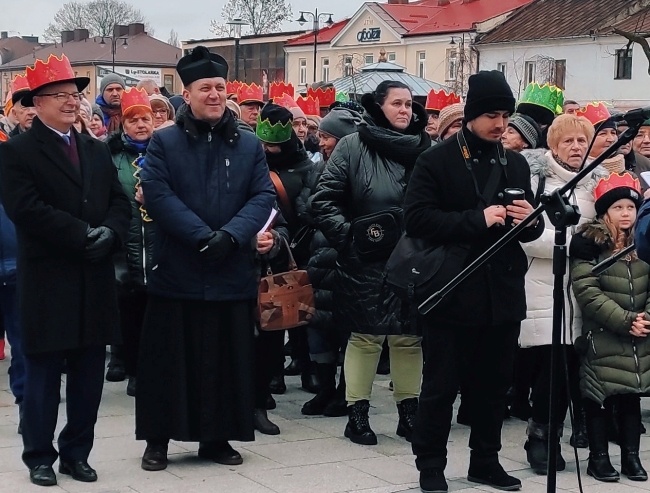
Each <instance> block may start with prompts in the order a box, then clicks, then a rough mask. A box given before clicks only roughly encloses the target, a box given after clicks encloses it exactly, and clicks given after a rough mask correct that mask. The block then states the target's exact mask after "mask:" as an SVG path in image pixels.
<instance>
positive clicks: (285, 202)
mask: <svg viewBox="0 0 650 493" xmlns="http://www.w3.org/2000/svg"><path fill="white" fill-rule="evenodd" d="M269 174H270V176H271V181H272V182H273V188H275V193H276V194H277V196H278V199H279V200H280V205H281V206H282V208H283V209H284V212H285V214H286V215H287V216H289V217H286V218H285V219H287V220H293V218H294V214H293V207H291V201H290V200H289V196H288V195H287V191H286V190H285V188H284V185H283V184H282V180H281V179H280V175H279V174H278V173H277V171H270V172H269Z"/></svg>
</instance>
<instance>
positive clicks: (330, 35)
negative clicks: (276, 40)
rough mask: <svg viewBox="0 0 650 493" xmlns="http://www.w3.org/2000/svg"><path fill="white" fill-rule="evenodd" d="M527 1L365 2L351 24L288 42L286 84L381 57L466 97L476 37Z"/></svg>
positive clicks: (339, 73)
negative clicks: (464, 94)
mask: <svg viewBox="0 0 650 493" xmlns="http://www.w3.org/2000/svg"><path fill="white" fill-rule="evenodd" d="M531 1H532V0H500V1H499V2H494V1H492V0H422V1H420V2H417V3H409V2H408V1H405V0H388V3H377V2H369V3H364V4H363V6H362V7H361V8H360V9H359V10H358V11H357V12H356V13H355V14H354V15H353V16H352V17H351V18H350V19H346V20H343V21H339V22H336V23H334V24H333V25H332V26H329V27H324V28H322V29H319V31H317V32H316V33H314V32H313V31H312V32H309V33H306V34H304V35H302V36H298V37H296V38H294V39H291V40H289V41H288V42H287V44H286V46H285V51H286V53H287V62H288V73H287V80H288V82H291V83H293V84H294V86H295V87H297V88H301V89H304V88H305V87H307V86H308V85H311V84H312V83H314V82H320V81H323V82H328V81H331V80H334V79H337V78H339V77H343V76H349V75H352V73H354V72H355V71H358V70H359V68H360V67H362V66H364V65H368V64H371V63H376V62H378V61H380V58H381V59H382V60H384V59H385V61H388V62H392V63H396V64H398V65H401V66H402V67H404V68H405V71H406V72H407V73H410V74H413V75H415V76H418V77H422V78H424V79H428V80H431V81H434V82H437V83H439V84H443V85H446V86H449V87H452V88H453V89H454V90H455V91H456V92H458V93H465V92H466V89H467V79H468V77H469V75H470V74H472V73H474V72H475V71H476V69H477V63H478V60H477V52H476V51H475V49H474V39H475V37H476V35H477V34H478V33H480V32H481V30H482V29H489V28H491V27H492V26H493V25H495V24H498V23H500V22H503V21H504V20H505V19H506V18H507V17H508V16H509V15H510V14H511V13H512V12H513V11H515V10H516V9H518V8H520V7H522V6H524V5H527V4H528V3H530V2H531ZM314 47H315V48H316V50H314ZM314 55H315V56H314ZM314 60H316V64H315V69H314Z"/></svg>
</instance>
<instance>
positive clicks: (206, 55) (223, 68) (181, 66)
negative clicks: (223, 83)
mask: <svg viewBox="0 0 650 493" xmlns="http://www.w3.org/2000/svg"><path fill="white" fill-rule="evenodd" d="M176 72H178V75H179V76H180V78H181V81H183V85H185V86H187V85H188V84H191V83H192V82H194V81H195V80H199V79H210V78H212V77H223V78H224V79H225V78H227V77H228V62H226V60H225V58H223V57H222V56H221V55H217V54H216V53H211V52H210V51H209V50H208V49H207V48H206V47H205V46H197V47H196V48H194V49H193V50H192V53H190V54H189V55H185V56H184V57H183V58H181V59H180V60H179V61H178V63H177V64H176Z"/></svg>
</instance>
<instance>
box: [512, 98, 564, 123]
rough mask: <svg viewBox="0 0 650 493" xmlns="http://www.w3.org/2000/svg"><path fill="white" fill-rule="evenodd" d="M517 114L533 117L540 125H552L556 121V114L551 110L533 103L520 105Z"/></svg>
mask: <svg viewBox="0 0 650 493" xmlns="http://www.w3.org/2000/svg"><path fill="white" fill-rule="evenodd" d="M517 113H519V114H520V115H526V116H529V117H531V118H532V119H533V120H535V121H536V122H537V124H538V125H550V124H552V123H553V120H555V114H554V113H553V112H552V111H551V110H549V109H548V108H544V107H543V106H540V105H538V104H533V103H519V105H518V106H517Z"/></svg>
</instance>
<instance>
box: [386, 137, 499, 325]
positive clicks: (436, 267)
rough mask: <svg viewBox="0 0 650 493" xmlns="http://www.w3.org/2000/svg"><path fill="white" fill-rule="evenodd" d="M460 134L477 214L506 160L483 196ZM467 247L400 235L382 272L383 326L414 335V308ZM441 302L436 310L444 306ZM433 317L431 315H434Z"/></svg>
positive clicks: (449, 275) (456, 266)
mask: <svg viewBox="0 0 650 493" xmlns="http://www.w3.org/2000/svg"><path fill="white" fill-rule="evenodd" d="M462 133H463V132H462V131H460V132H458V133H457V134H456V136H457V140H458V144H459V146H460V151H461V154H462V155H463V159H464V160H465V165H466V167H467V169H468V170H469V171H470V173H471V175H472V179H473V181H474V187H475V189H476V194H477V195H478V198H479V203H478V205H477V210H482V208H483V207H487V206H488V205H489V204H490V202H491V200H492V198H493V197H494V195H495V193H496V191H497V187H498V186H499V182H500V181H501V172H502V170H503V172H504V173H505V172H506V171H505V165H506V164H507V160H506V159H505V155H504V156H503V157H502V156H501V155H500V156H499V157H500V159H499V164H498V165H497V164H495V165H493V167H492V170H491V171H490V175H489V177H488V181H487V183H486V185H485V189H484V191H483V193H481V192H480V190H479V188H478V183H477V181H476V176H475V175H474V172H473V170H472V165H471V163H470V157H471V155H470V153H469V149H468V147H467V142H466V141H465V137H464V136H463V135H462ZM469 250H470V245H468V244H463V243H447V244H443V245H440V244H435V243H433V242H432V241H431V240H427V239H423V238H412V237H410V236H408V235H406V234H404V235H403V236H402V237H401V239H400V240H399V242H398V243H397V246H396V247H395V249H394V250H393V253H392V254H391V256H390V258H389V259H388V262H387V264H386V269H385V271H384V286H383V294H384V296H383V301H382V305H383V306H382V309H383V310H384V318H385V320H384V322H385V323H386V324H395V323H399V324H401V325H402V327H403V328H402V330H403V332H404V333H418V332H419V330H418V327H417V325H418V323H417V322H418V317H419V314H418V311H417V309H418V306H419V305H420V304H421V303H422V302H424V301H425V300H426V299H427V298H428V297H429V296H431V295H432V294H434V293H436V292H438V291H439V290H440V289H441V288H442V287H444V286H445V285H446V284H447V283H448V282H449V281H451V280H452V279H453V278H454V277H455V276H456V275H458V274H459V273H460V272H461V271H462V270H463V268H464V267H465V263H466V260H467V255H468V253H469ZM445 304H446V303H445V301H443V302H441V303H440V304H439V305H438V306H437V307H436V310H438V309H440V308H441V307H444V306H445ZM434 313H435V311H434Z"/></svg>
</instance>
